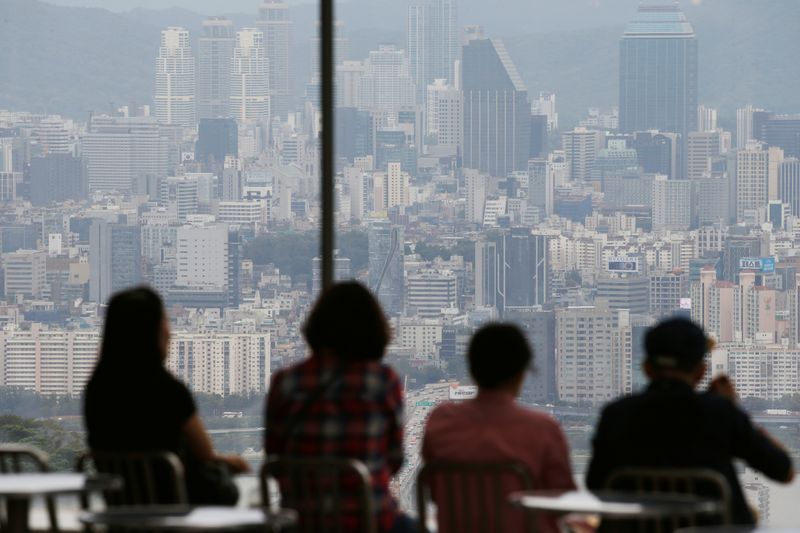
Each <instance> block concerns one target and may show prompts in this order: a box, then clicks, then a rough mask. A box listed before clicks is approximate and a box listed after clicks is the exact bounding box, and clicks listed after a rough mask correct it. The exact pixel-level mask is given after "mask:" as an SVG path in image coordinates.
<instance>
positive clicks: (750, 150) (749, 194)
mask: <svg viewBox="0 0 800 533" xmlns="http://www.w3.org/2000/svg"><path fill="white" fill-rule="evenodd" d="M771 159H772V160H773V161H771ZM779 159H780V160H782V159H783V154H782V152H781V150H780V149H772V148H768V147H767V146H766V145H765V144H763V143H760V142H758V141H750V142H749V143H747V146H746V147H745V148H744V149H743V150H738V151H737V152H736V219H737V220H738V221H740V222H743V221H746V220H747V221H751V222H758V221H764V220H766V218H765V217H766V213H765V212H764V209H765V208H766V205H767V202H768V201H769V190H770V164H771V163H774V162H775V161H777V160H779ZM775 171H776V174H777V167H776V168H775ZM775 178H776V179H775V181H776V183H775V188H774V189H773V190H775V191H776V192H777V175H776V177H775ZM762 219H763V220H762Z"/></svg>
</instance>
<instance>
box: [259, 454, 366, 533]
mask: <svg viewBox="0 0 800 533" xmlns="http://www.w3.org/2000/svg"><path fill="white" fill-rule="evenodd" d="M270 479H274V480H276V481H277V482H278V485H279V486H280V502H281V507H283V508H288V509H293V510H295V511H297V513H298V516H299V525H298V529H297V531H300V532H308V533H311V532H319V533H324V532H328V531H344V530H348V529H349V530H352V527H347V526H346V525H349V524H352V523H353V522H357V523H358V524H359V526H358V531H362V532H364V533H377V531H378V528H377V521H376V516H375V513H376V510H375V502H374V501H373V497H372V483H371V480H370V479H371V478H370V474H369V470H367V467H366V466H365V465H364V464H363V463H362V462H361V461H358V460H355V459H344V458H334V457H322V458H290V457H270V458H268V459H267V461H266V462H265V463H264V466H263V467H262V469H261V501H262V502H263V503H264V505H265V506H267V507H270V508H271V510H273V511H276V510H277V509H274V503H275V502H276V501H277V500H278V498H277V497H276V495H274V494H273V493H272V488H273V486H274V484H270V482H269V480H270Z"/></svg>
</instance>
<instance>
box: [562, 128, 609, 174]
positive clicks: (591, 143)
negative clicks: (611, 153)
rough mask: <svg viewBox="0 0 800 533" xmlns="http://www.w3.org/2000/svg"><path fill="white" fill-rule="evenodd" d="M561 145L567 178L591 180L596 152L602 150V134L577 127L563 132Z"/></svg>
mask: <svg viewBox="0 0 800 533" xmlns="http://www.w3.org/2000/svg"><path fill="white" fill-rule="evenodd" d="M561 143H562V148H563V150H564V153H565V154H566V156H567V162H568V163H569V177H570V179H571V180H573V181H588V180H589V179H591V176H592V170H593V169H594V162H595V159H597V152H598V151H600V150H601V149H602V148H603V144H604V143H603V133H602V132H600V131H597V130H587V129H586V128H582V127H578V128H575V129H573V130H572V131H565V132H564V134H563V135H562V136H561Z"/></svg>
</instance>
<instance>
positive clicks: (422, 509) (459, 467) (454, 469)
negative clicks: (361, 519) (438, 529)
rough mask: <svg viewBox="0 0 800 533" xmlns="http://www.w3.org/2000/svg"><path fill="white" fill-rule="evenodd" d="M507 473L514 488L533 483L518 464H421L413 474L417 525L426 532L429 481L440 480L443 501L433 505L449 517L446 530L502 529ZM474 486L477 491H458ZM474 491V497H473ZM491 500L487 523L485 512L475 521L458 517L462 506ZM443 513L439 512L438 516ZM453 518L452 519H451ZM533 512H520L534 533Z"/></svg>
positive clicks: (476, 532)
mask: <svg viewBox="0 0 800 533" xmlns="http://www.w3.org/2000/svg"><path fill="white" fill-rule="evenodd" d="M506 476H510V477H511V478H512V479H515V480H516V481H517V482H518V483H519V489H518V490H533V489H534V483H533V477H532V476H531V474H530V472H529V471H528V469H527V468H526V467H525V466H523V465H522V464H520V463H517V462H513V461H505V462H481V463H468V462H451V461H433V462H430V463H427V464H425V465H424V466H423V467H422V468H421V469H420V471H419V473H418V474H417V513H418V515H419V528H420V531H421V532H423V533H427V532H428V527H427V525H428V522H427V521H428V516H427V504H428V502H429V501H432V495H431V484H432V482H433V481H434V480H437V479H438V480H441V482H443V483H444V484H445V487H446V488H445V491H446V496H445V498H446V500H445V501H437V502H436V504H437V506H438V507H439V508H440V509H442V508H444V509H445V510H446V512H445V514H444V516H447V517H448V519H449V522H448V525H447V530H448V531H459V532H469V533H493V532H498V531H505V530H506V524H505V517H506V513H505V512H503V510H504V509H510V504H509V502H508V494H505V493H504V490H503V480H504V477H506ZM470 485H473V486H476V487H477V491H472V490H461V489H462V487H464V486H470ZM474 492H477V497H473V496H474V494H473V493H474ZM489 500H491V501H492V502H493V504H492V505H493V509H494V510H495V512H494V521H493V522H494V523H489V516H488V513H485V512H484V513H479V521H478V522H473V523H469V521H468V520H467V519H465V518H464V517H463V516H462V513H463V511H464V509H474V508H485V507H486V504H487V502H488V501H489ZM441 516H443V515H441V514H440V515H439V518H441ZM454 518H455V520H454ZM536 519H537V515H536V514H535V513H531V512H525V514H524V515H523V520H524V530H525V531H526V532H528V533H534V532H535V531H536V530H537V524H536ZM464 522H467V523H464Z"/></svg>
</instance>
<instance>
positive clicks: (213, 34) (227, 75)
mask: <svg viewBox="0 0 800 533" xmlns="http://www.w3.org/2000/svg"><path fill="white" fill-rule="evenodd" d="M234 43H235V38H234V30H233V22H232V21H231V20H229V19H226V18H225V17H209V18H208V19H206V20H204V21H203V34H202V35H201V36H200V38H199V39H198V40H197V119H198V120H203V119H209V118H225V117H228V116H230V115H229V110H230V89H231V75H232V69H231V60H232V59H233V47H234Z"/></svg>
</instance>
